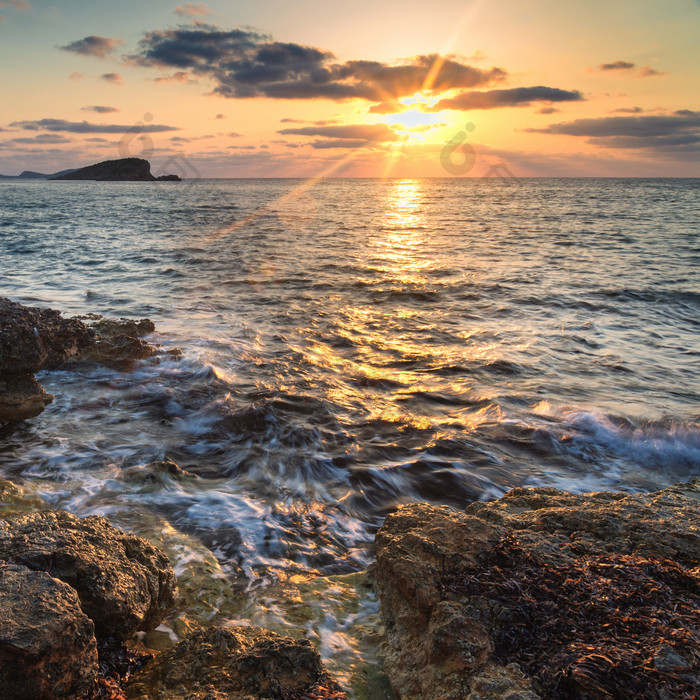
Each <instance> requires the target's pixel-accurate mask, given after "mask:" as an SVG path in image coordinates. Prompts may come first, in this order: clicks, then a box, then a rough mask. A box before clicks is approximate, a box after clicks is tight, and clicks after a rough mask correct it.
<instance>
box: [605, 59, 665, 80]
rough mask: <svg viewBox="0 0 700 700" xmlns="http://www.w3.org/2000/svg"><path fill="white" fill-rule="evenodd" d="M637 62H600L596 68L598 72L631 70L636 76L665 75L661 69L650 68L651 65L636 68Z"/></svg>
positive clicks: (651, 76)
mask: <svg viewBox="0 0 700 700" xmlns="http://www.w3.org/2000/svg"><path fill="white" fill-rule="evenodd" d="M635 69H637V64H636V63H632V61H612V62H611V63H601V64H600V65H599V66H598V67H597V68H596V70H597V71H598V72H600V73H605V72H609V71H623V72H631V71H634V75H635V76H636V77H638V78H653V77H655V76H657V75H665V73H662V72H661V71H658V70H656V69H655V68H652V67H651V66H642V67H641V68H638V69H637V70H635Z"/></svg>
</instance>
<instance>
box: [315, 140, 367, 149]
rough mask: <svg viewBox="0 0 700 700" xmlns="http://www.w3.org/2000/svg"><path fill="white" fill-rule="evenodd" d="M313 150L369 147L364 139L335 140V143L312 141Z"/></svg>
mask: <svg viewBox="0 0 700 700" xmlns="http://www.w3.org/2000/svg"><path fill="white" fill-rule="evenodd" d="M308 145H309V146H311V148H318V149H327V148H362V147H363V146H366V145H367V141H363V140H362V139H335V140H333V141H328V140H326V141H312V142H311V143H310V144H308Z"/></svg>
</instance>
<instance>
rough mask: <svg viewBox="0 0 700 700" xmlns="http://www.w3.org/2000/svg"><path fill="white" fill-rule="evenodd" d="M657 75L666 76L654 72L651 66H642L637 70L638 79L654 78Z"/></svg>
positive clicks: (656, 71)
mask: <svg viewBox="0 0 700 700" xmlns="http://www.w3.org/2000/svg"><path fill="white" fill-rule="evenodd" d="M657 75H666V73H663V72H662V71H660V70H656V69H654V68H652V67H651V66H642V67H641V68H640V69H639V77H640V78H654V77H656V76H657Z"/></svg>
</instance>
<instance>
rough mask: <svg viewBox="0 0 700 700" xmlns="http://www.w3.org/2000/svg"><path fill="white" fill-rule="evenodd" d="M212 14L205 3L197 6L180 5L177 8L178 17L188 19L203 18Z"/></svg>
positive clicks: (192, 4)
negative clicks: (181, 16)
mask: <svg viewBox="0 0 700 700" xmlns="http://www.w3.org/2000/svg"><path fill="white" fill-rule="evenodd" d="M210 13H211V10H210V9H209V8H208V7H207V6H206V5H205V4H204V3H203V2H198V3H196V4H195V3H192V2H186V3H185V4H184V5H178V6H177V7H176V8H175V14H176V15H183V16H186V17H187V16H189V17H201V16H203V15H208V14H210Z"/></svg>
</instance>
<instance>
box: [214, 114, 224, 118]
mask: <svg viewBox="0 0 700 700" xmlns="http://www.w3.org/2000/svg"><path fill="white" fill-rule="evenodd" d="M214 119H226V115H225V114H217V115H216V116H215V117H214Z"/></svg>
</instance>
